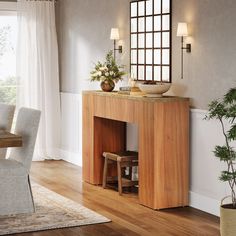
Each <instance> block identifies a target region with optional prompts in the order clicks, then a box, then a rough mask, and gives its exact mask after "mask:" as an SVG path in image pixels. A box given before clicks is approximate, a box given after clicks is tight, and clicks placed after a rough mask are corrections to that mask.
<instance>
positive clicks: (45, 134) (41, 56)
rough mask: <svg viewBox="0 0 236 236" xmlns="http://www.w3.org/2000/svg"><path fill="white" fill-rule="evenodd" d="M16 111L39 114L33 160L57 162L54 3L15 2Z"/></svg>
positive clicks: (56, 69)
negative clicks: (19, 109)
mask: <svg viewBox="0 0 236 236" xmlns="http://www.w3.org/2000/svg"><path fill="white" fill-rule="evenodd" d="M17 14H18V27H19V28H18V47H17V77H18V88H19V89H18V97H17V105H18V107H22V106H26V107H31V108H35V109H39V110H41V111H42V116H41V122H40V127H39V134H38V139H37V144H36V152H35V157H34V160H35V159H57V158H58V157H59V147H60V93H59V71H58V45H57V36H56V25H55V3H54V1H48V0H34V1H32V0H18V2H17Z"/></svg>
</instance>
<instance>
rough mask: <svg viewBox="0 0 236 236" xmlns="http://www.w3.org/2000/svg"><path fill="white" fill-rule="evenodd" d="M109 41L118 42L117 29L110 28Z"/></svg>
mask: <svg viewBox="0 0 236 236" xmlns="http://www.w3.org/2000/svg"><path fill="white" fill-rule="evenodd" d="M110 39H111V40H119V39H120V34H119V29H118V28H112V29H111V36H110Z"/></svg>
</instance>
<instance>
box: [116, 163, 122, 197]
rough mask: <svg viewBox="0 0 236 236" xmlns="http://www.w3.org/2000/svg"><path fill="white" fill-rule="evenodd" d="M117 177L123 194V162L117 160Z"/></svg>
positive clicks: (119, 189)
mask: <svg viewBox="0 0 236 236" xmlns="http://www.w3.org/2000/svg"><path fill="white" fill-rule="evenodd" d="M117 177H118V191H119V194H120V195H122V176H121V164H120V161H117Z"/></svg>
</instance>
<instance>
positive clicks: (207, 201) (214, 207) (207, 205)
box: [189, 191, 220, 216]
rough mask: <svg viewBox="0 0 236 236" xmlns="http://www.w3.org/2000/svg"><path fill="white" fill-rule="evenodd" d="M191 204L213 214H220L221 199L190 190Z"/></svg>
mask: <svg viewBox="0 0 236 236" xmlns="http://www.w3.org/2000/svg"><path fill="white" fill-rule="evenodd" d="M189 196H190V204H189V205H190V206H191V207H193V208H196V209H199V210H201V211H205V212H207V213H210V214H212V215H216V216H220V201H218V200H216V199H213V198H209V197H206V196H203V195H200V194H198V193H194V192H191V191H190V192H189Z"/></svg>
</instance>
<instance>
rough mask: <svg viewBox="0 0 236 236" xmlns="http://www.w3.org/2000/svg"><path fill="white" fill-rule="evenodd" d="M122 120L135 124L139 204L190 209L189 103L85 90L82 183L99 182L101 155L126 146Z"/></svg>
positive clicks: (187, 100)
mask: <svg viewBox="0 0 236 236" xmlns="http://www.w3.org/2000/svg"><path fill="white" fill-rule="evenodd" d="M126 122H129V123H135V124H137V126H138V140H139V150H138V152H139V202H140V204H142V205H145V206H147V207H150V208H152V209H163V208H170V207H178V206H187V205H188V193H189V99H188V98H179V97H163V98H144V97H132V96H129V95H119V94H117V93H115V92H111V93H104V92H96V91H84V92H83V180H84V181H86V182H88V183H91V184H95V185H98V184H101V183H102V170H103V158H102V152H103V151H108V152H109V151H110V152H112V151H122V150H125V148H126Z"/></svg>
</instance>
